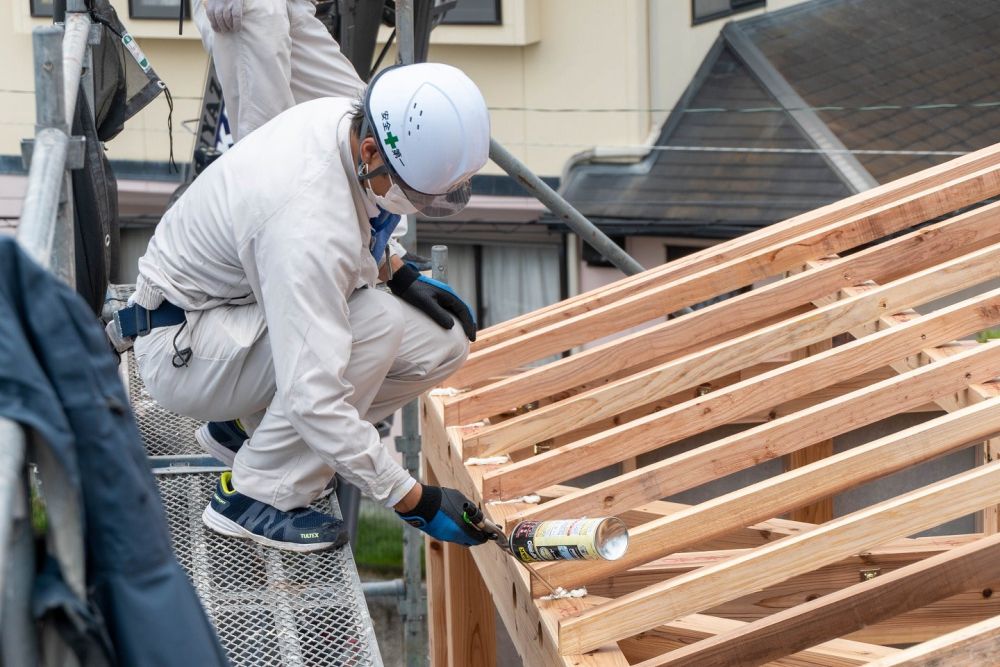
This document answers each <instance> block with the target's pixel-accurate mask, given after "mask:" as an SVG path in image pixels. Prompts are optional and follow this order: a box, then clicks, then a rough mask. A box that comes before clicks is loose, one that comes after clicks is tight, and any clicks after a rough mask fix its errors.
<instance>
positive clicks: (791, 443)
mask: <svg viewBox="0 0 1000 667" xmlns="http://www.w3.org/2000/svg"><path fill="white" fill-rule="evenodd" d="M998 363H1000V345H994V344H992V343H991V344H988V345H982V346H980V347H977V348H973V349H971V350H969V351H967V352H963V353H962V354H959V355H956V356H954V357H951V358H948V359H944V360H942V361H940V362H938V363H935V364H929V365H927V366H922V367H920V368H917V369H916V370H912V371H909V372H908V373H904V374H902V375H898V376H896V377H893V378H889V379H887V380H883V381H882V382H878V383H876V384H873V385H871V386H869V387H864V388H862V389H858V390H856V391H853V392H851V393H849V394H845V395H843V396H841V397H838V398H835V399H832V400H829V401H826V402H824V403H820V404H819V405H815V406H813V407H810V408H806V409H805V410H800V411H798V412H795V413H792V414H790V415H787V416H785V417H781V418H779V419H775V420H774V421H770V422H767V423H764V424H761V425H759V426H756V427H754V428H751V429H748V430H746V431H742V432H740V433H737V434H735V435H731V436H729V437H726V438H722V439H720V440H716V441H714V442H710V443H708V444H705V445H702V446H700V447H697V448H695V449H692V450H689V451H687V452H684V453H682V454H678V455H676V456H672V457H670V458H667V459H663V460H661V461H658V462H656V463H651V464H649V465H647V466H645V467H643V468H640V469H638V470H636V471H634V472H631V473H626V474H624V475H620V476H618V477H614V478H612V479H611V480H608V481H607V482H600V483H598V484H594V485H593V486H591V487H590V488H589V489H587V491H586V492H583V493H580V494H573V495H572V496H568V497H565V498H561V499H560V500H558V501H555V502H552V503H546V505H545V506H543V507H539V508H538V509H536V510H531V511H532V516H546V517H552V516H554V514H553V513H556V514H555V515H558V513H559V512H563V513H565V512H567V511H569V512H570V513H569V514H564V515H565V516H582V515H585V514H588V513H589V514H591V515H593V512H595V511H596V512H615V511H618V510H619V509H622V508H625V507H628V506H629V505H630V504H638V503H642V502H646V501H649V500H655V499H658V498H665V497H668V496H670V495H673V494H675V493H679V492H681V491H686V490H687V489H691V488H694V487H695V486H698V485H699V484H703V483H706V482H709V481H711V480H713V479H716V478H718V477H721V476H724V475H727V474H730V473H733V472H737V471H739V470H744V469H746V468H750V467H752V466H755V465H757V464H759V463H762V462H763V461H767V460H770V459H773V458H775V457H778V456H781V455H784V454H788V453H790V452H793V451H796V450H798V449H801V448H803V447H805V446H807V445H810V444H813V443H815V442H818V441H820V440H826V439H828V438H832V437H834V436H836V435H840V434H842V433H845V432H847V431H850V430H853V429H855V428H858V427H861V426H865V425H867V424H871V423H873V422H875V421H878V420H879V419H884V418H886V417H891V416H892V415H895V414H898V413H899V412H901V411H903V410H906V409H907V408H909V407H913V406H917V405H923V404H924V403H927V402H929V401H932V400H934V399H935V398H937V397H939V396H943V395H948V394H953V393H955V392H956V391H961V390H962V389H964V388H965V387H967V386H968V385H969V383H970V382H984V381H986V380H989V379H990V378H992V377H994V376H995V375H996V374H997V373H998V371H1000V366H998ZM970 378H971V379H970ZM613 455H614V456H617V455H618V453H617V452H615V453H614V454H613ZM535 458H537V457H535ZM532 460H534V459H528V460H526V461H525V462H524V463H528V462H530V461H532ZM573 465H579V467H578V470H579V471H580V472H581V473H582V472H583V471H585V470H587V469H588V467H587V466H586V465H582V464H573ZM515 466H520V467H521V468H522V469H523V468H527V467H528V466H525V465H522V464H512V465H509V466H503V467H501V468H500V469H499V470H497V471H495V472H491V473H487V475H486V476H484V478H483V484H484V487H483V495H484V497H486V498H494V497H500V496H502V495H503V494H507V495H508V496H511V495H513V496H516V495H520V494H524V493H530V492H531V490H532V489H537V488H538V487H539V486H545V485H546V484H548V483H550V482H553V481H560V480H558V478H559V477H564V476H565V475H566V470H565V469H563V468H549V469H544V468H543V469H541V470H538V469H537V468H536V467H535V466H531V470H532V474H531V476H530V477H529V476H527V475H526V474H524V473H523V472H522V474H521V476H520V477H515V476H512V475H511V473H510V472H509V469H510V468H514V467H515ZM577 474H579V473H577ZM553 478H554V479H553ZM497 480H503V484H504V486H501V483H498V481H497ZM539 480H541V481H539ZM508 483H509V484H510V485H512V486H513V488H510V486H508ZM570 508H571V509H570Z"/></svg>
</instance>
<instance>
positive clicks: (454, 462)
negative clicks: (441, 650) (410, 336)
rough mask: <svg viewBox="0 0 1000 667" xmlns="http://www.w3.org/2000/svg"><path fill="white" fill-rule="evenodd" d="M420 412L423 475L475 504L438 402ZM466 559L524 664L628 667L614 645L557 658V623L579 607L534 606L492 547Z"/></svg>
mask: <svg viewBox="0 0 1000 667" xmlns="http://www.w3.org/2000/svg"><path fill="white" fill-rule="evenodd" d="M420 412H421V433H423V438H424V447H423V455H424V466H425V467H424V469H425V471H430V474H431V475H432V476H433V478H434V479H436V480H438V481H439V483H440V484H443V485H445V486H450V487H453V488H457V489H458V490H460V491H462V493H464V494H465V495H467V496H468V497H470V498H473V499H477V498H478V497H479V493H478V491H477V487H478V484H479V483H480V482H479V481H478V480H477V479H476V472H475V471H474V470H470V469H469V468H467V467H466V466H465V465H463V462H462V456H461V441H460V439H459V437H458V434H457V433H456V429H447V428H446V427H445V425H444V421H443V411H442V406H441V404H440V402H439V401H436V400H434V399H433V398H429V397H424V399H423V400H421V411H420ZM517 509H518V507H517V506H516V505H509V506H508V505H493V506H489V505H487V506H484V508H483V510H484V512H485V513H486V514H487V515H488V516H489V517H490V518H491V519H493V520H494V521H499V522H503V520H504V515H505V514H506V513H507V512H511V511H516V510H517ZM469 554H470V555H471V556H472V558H473V560H474V561H475V564H476V567H477V569H478V570H479V574H480V575H481V576H482V580H483V583H484V584H485V586H486V588H487V590H488V591H489V593H490V598H491V600H492V603H493V604H494V605H495V606H496V610H497V612H499V614H500V617H501V619H502V620H503V622H504V625H505V626H506V627H507V629H508V631H509V632H510V635H511V638H512V639H513V640H514V643H515V647H516V648H517V651H518V653H519V654H520V656H521V657H522V659H523V660H524V661H525V664H529V665H532V666H534V665H538V666H539V667H628V662H627V661H626V660H625V658H624V656H623V655H622V654H621V651H620V650H618V648H617V646H615V645H614V644H610V645H608V646H603V647H597V648H596V649H594V650H592V651H588V652H587V653H586V654H580V655H569V656H563V655H560V652H559V648H558V641H557V640H558V624H559V622H560V619H562V618H568V617H571V616H572V615H573V614H575V613H577V612H579V611H580V609H581V607H580V605H579V603H578V602H577V601H575V600H554V601H552V602H549V603H547V604H545V605H540V604H537V603H536V601H535V600H534V599H533V598H532V596H531V589H530V586H529V581H528V576H529V575H528V574H527V572H526V571H525V570H524V569H523V568H522V567H520V566H518V565H517V564H516V563H515V561H514V559H513V558H510V557H509V556H507V555H505V554H504V553H503V552H501V551H500V549H498V548H496V547H495V546H494V545H492V544H484V545H482V546H479V547H476V548H472V549H470V550H469ZM433 645H434V644H433V643H432V646H433ZM434 667H444V665H434Z"/></svg>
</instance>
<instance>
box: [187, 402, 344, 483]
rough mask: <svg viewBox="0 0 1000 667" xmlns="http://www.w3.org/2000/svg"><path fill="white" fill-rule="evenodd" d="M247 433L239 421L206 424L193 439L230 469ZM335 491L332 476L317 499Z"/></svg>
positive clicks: (335, 480) (335, 479) (196, 432)
mask: <svg viewBox="0 0 1000 667" xmlns="http://www.w3.org/2000/svg"><path fill="white" fill-rule="evenodd" d="M248 437H249V436H248V435H247V432H246V431H245V430H244V429H243V425H242V424H240V420H239V419H234V420H232V421H228V422H208V423H207V424H202V425H201V426H199V427H198V430H197V431H195V432H194V439H195V440H197V441H198V444H199V445H201V448H202V449H204V450H205V451H206V452H208V453H209V454H211V455H212V457H213V458H214V459H215V460H216V461H221V462H222V463H224V464H225V465H227V466H229V467H230V468H232V467H233V461H235V460H236V452H238V451H240V447H242V446H243V443H244V442H246V441H247V438H248ZM336 490H337V478H336V476H334V477H333V478H332V479H331V480H330V481H329V483H327V485H326V488H325V489H323V490H322V491H320V494H319V497H320V498H326V497H327V496H328V495H330V494H331V493H333V492H334V491H336Z"/></svg>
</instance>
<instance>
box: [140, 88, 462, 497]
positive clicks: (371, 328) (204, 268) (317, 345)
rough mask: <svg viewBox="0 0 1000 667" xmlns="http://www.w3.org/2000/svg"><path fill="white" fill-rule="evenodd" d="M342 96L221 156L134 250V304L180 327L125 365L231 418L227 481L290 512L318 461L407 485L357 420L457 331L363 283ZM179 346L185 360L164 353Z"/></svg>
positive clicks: (364, 254) (407, 390)
mask: <svg viewBox="0 0 1000 667" xmlns="http://www.w3.org/2000/svg"><path fill="white" fill-rule="evenodd" d="M351 103H352V100H349V99H344V98H323V99H318V100H314V101H311V102H306V103H304V104H301V105H298V106H296V107H293V108H292V109H289V110H288V111H286V112H284V113H282V114H281V115H280V116H278V117H277V118H275V119H274V120H272V121H271V122H269V123H267V124H265V125H264V126H263V127H261V128H259V129H258V130H256V131H255V132H253V133H252V134H251V135H250V136H248V137H246V138H245V139H243V140H242V141H241V142H240V143H238V144H237V145H236V146H234V147H233V148H232V149H231V150H230V151H227V153H226V154H225V155H223V156H222V157H221V158H220V159H219V160H217V161H216V162H215V163H213V164H212V165H211V167H209V168H208V169H206V170H205V172H204V173H203V174H202V175H201V176H200V177H199V178H198V179H197V180H196V181H194V183H193V184H192V185H191V187H190V188H189V189H188V190H187V192H185V193H184V195H183V196H182V197H181V198H180V199H178V201H177V202H176V203H175V204H174V205H173V206H172V207H171V208H170V210H168V211H167V213H166V214H165V215H164V217H163V219H162V220H161V222H160V224H159V226H158V227H157V230H156V234H155V235H154V237H153V238H152V240H151V241H150V243H149V247H148V249H147V251H146V254H145V255H144V256H143V257H142V258H141V259H140V260H139V278H138V280H137V291H136V295H135V302H136V303H138V304H140V305H142V306H144V307H146V308H150V309H153V308H156V307H157V306H158V305H159V304H160V303H161V302H162V300H163V299H164V298H165V299H167V300H168V301H170V302H171V303H173V304H175V305H177V306H179V307H181V308H183V309H184V310H185V311H187V313H188V316H187V323H186V327H185V325H176V326H171V327H161V328H158V329H154V330H153V332H152V333H151V334H149V335H148V336H143V337H140V338H138V339H136V343H135V352H136V359H137V362H138V365H139V371H140V374H141V376H142V378H143V380H144V382H145V383H146V386H147V388H148V390H149V391H150V394H151V395H152V396H153V397H154V398H155V399H156V400H157V401H158V402H159V403H160V404H162V405H163V406H164V407H166V408H167V409H170V410H173V411H175V412H178V413H180V414H185V415H188V416H191V417H194V418H197V419H205V420H213V421H222V420H228V419H235V418H240V419H242V420H243V422H244V426H247V427H249V428H250V429H251V430H252V436H251V438H250V440H249V441H248V442H247V444H245V445H244V446H243V447H242V448H241V449H240V451H239V453H238V454H237V456H236V460H235V463H234V465H233V480H234V484H235V486H236V488H237V490H238V491H240V492H241V493H244V494H246V495H249V496H251V497H253V498H256V499H257V500H260V501H262V502H266V503H268V504H270V505H274V506H275V507H278V508H279V509H282V510H288V509H292V508H294V507H302V506H304V505H307V504H308V503H309V502H310V501H312V500H313V499H314V498H315V497H316V496H317V495H319V493H320V492H321V491H322V489H323V488H324V486H325V485H326V484H327V482H328V481H329V479H330V478H331V476H332V474H333V471H334V470H336V472H339V473H340V474H341V475H343V476H344V477H345V478H346V479H347V480H348V481H350V482H351V483H353V484H354V485H356V486H357V487H358V488H360V489H361V491H362V492H363V493H364V494H366V495H368V496H370V497H372V498H374V499H376V500H378V501H380V502H382V503H384V504H385V505H387V506H392V505H394V504H395V503H397V502H398V501H399V500H400V499H401V498H402V497H403V496H404V495H405V494H406V492H407V491H409V490H410V488H411V487H412V486H413V485H414V484H415V480H413V479H412V478H411V477H410V475H409V474H408V473H407V472H406V471H405V470H404V469H403V468H402V467H401V466H400V465H399V464H398V463H396V461H395V460H394V459H393V458H392V457H391V456H390V454H389V452H388V451H387V450H386V448H385V447H384V446H383V445H382V443H381V441H380V439H379V436H378V432H377V431H376V429H375V428H374V426H372V424H371V423H370V422H373V421H377V420H379V419H382V418H384V417H385V416H387V415H389V414H391V413H392V412H394V411H395V410H396V409H398V408H399V407H401V406H402V405H404V404H405V403H407V402H408V401H409V400H411V399H412V398H413V397H415V396H417V395H418V394H419V393H421V392H422V391H425V390H426V389H428V388H430V387H431V386H433V385H435V384H437V383H438V382H440V381H441V380H443V379H444V378H445V377H447V376H448V375H450V374H451V373H452V372H454V371H455V370H456V369H457V368H458V366H460V365H461V363H462V361H464V359H465V356H466V354H467V353H468V341H467V340H466V339H465V337H464V335H463V333H462V328H461V327H460V326H457V325H456V326H454V327H453V328H452V329H449V330H446V329H442V328H441V327H439V326H438V325H436V324H435V323H434V322H433V321H431V320H430V318H428V317H427V316H426V315H425V314H423V313H421V312H420V311H418V310H416V309H415V308H413V307H411V306H409V305H408V304H406V303H405V302H403V301H402V300H400V299H398V298H396V297H395V296H393V295H391V294H389V293H387V292H384V291H382V290H380V289H376V288H375V285H376V282H377V277H378V276H377V274H378V269H377V266H376V264H375V261H374V259H373V258H372V256H371V253H370V251H369V246H368V244H369V241H370V237H371V228H370V223H369V218H370V217H372V216H374V215H375V214H376V213H377V209H376V208H375V207H374V206H372V205H371V203H370V202H369V201H368V199H367V197H366V196H365V195H364V194H363V192H362V189H361V186H360V185H359V183H358V181H357V177H356V176H355V173H356V172H355V166H354V160H353V158H352V156H351V151H350V142H349V135H350V117H351ZM175 346H176V347H177V348H180V349H183V348H186V347H190V348H191V351H192V357H191V359H190V361H189V362H188V365H187V366H185V367H180V368H177V367H175V364H174V360H175V359H174V356H175V355H174V350H175Z"/></svg>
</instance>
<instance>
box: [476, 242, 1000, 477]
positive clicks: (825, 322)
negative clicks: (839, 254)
mask: <svg viewBox="0 0 1000 667" xmlns="http://www.w3.org/2000/svg"><path fill="white" fill-rule="evenodd" d="M997 275H1000V244H997V245H992V246H989V247H987V248H984V249H982V250H977V251H975V252H972V253H969V254H968V255H964V256H962V257H959V258H958V259H954V260H951V261H949V262H945V263H943V264H940V265H938V266H936V267H932V268H930V269H926V270H924V271H920V272H918V273H915V274H913V275H910V276H907V277H905V278H901V279H899V280H897V281H895V282H892V283H889V284H887V285H884V286H882V287H879V288H877V289H872V290H867V291H865V292H863V293H861V294H858V295H857V296H855V297H851V298H849V299H844V300H843V301H837V302H834V303H831V304H829V305H827V306H824V307H823V308H818V309H817V310H815V311H812V312H808V313H804V314H802V315H799V316H797V317H793V318H791V319H790V320H786V321H784V322H781V323H778V324H774V325H771V326H768V327H764V328H762V329H759V330H756V331H753V332H752V333H748V334H746V335H744V336H740V337H739V338H736V339H733V340H731V341H728V342H726V343H722V344H719V345H715V346H713V347H711V348H708V349H706V350H701V351H698V352H695V353H692V354H689V355H686V356H684V357H681V358H679V359H675V360H673V361H669V362H667V363H665V364H661V365H660V366H655V367H653V368H651V369H647V370H645V371H642V372H641V373H637V374H635V375H632V376H629V377H627V378H624V379H622V380H618V381H616V382H612V383H609V384H607V385H605V386H604V387H600V388H598V389H593V390H591V391H587V392H584V393H582V394H578V395H576V396H573V397H571V398H568V399H566V400H564V401H558V402H556V403H553V404H551V405H547V406H545V407H542V408H539V409H538V410H535V411H533V412H529V413H526V414H524V415H521V416H519V417H515V418H513V419H509V420H507V421H505V422H502V423H500V424H497V425H496V426H490V427H486V428H483V429H480V430H479V431H478V432H477V433H476V435H475V439H476V440H477V442H478V443H479V446H480V447H481V448H482V449H483V450H486V451H507V450H509V449H510V448H511V447H514V446H524V445H525V444H528V443H532V442H539V441H541V440H544V439H546V438H551V437H553V436H554V435H558V434H559V433H560V432H561V431H563V430H566V425H567V424H572V425H573V426H574V427H579V426H583V425H585V424H587V423H590V422H593V421H596V420H598V419H602V418H605V417H609V416H612V415H615V414H617V413H619V412H622V411H624V410H627V409H629V408H631V407H634V406H636V405H641V404H643V403H647V402H649V401H650V400H652V399H655V398H656V397H658V396H665V395H669V394H671V393H673V392H676V391H680V390H681V389H684V388H685V387H690V386H694V385H697V384H699V383H701V382H705V381H707V380H711V379H712V378H714V377H718V376H721V375H726V374H728V373H732V372H735V371H738V370H740V369H741V368H744V367H746V366H748V365H751V364H754V363H758V362H760V361H764V360H766V359H767V358H768V357H769V356H773V355H776V354H782V353H785V352H790V351H792V350H795V349H798V348H799V347H802V346H803V345H808V344H812V343H816V342H818V341H820V340H823V339H824V338H829V337H832V336H834V335H837V334H839V333H843V332H844V331H847V330H849V329H851V328H854V327H857V326H860V325H862V324H864V323H866V322H871V321H873V320H877V319H878V318H879V317H881V316H883V315H888V314H892V313H893V312H896V311H897V310H901V309H903V308H909V307H911V306H914V305H917V304H920V303H927V302H928V301H931V300H933V299H937V298H940V297H943V296H947V295H949V294H952V293H954V292H956V291H958V290H960V289H963V288H965V287H968V286H969V285H976V284H979V283H981V282H984V281H986V280H989V279H990V278H993V277H996V276H997ZM913 351H915V350H913ZM832 379H833V380H834V381H835V380H836V379H837V378H832ZM553 481H561V480H553Z"/></svg>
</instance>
